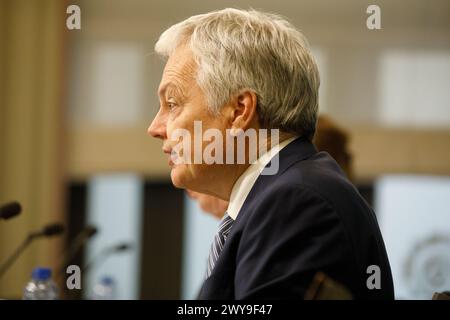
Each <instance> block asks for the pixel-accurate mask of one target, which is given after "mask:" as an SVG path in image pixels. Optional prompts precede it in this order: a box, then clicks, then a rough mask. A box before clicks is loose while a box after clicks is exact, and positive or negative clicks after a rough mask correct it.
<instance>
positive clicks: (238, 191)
mask: <svg viewBox="0 0 450 320" xmlns="http://www.w3.org/2000/svg"><path fill="white" fill-rule="evenodd" d="M297 138H298V137H297V136H295V137H291V138H289V139H286V140H284V141H282V142H281V143H279V144H277V145H276V146H274V147H273V148H272V149H270V150H269V151H268V152H266V153H264V154H263V155H262V156H260V157H259V158H258V160H257V161H255V162H254V163H252V164H251V165H250V166H249V167H248V168H247V169H246V170H245V171H244V173H243V174H242V175H241V176H240V177H239V179H237V181H236V182H235V184H234V186H233V189H232V190H231V196H230V203H229V205H228V209H227V213H228V215H229V216H230V217H231V218H232V219H233V220H236V217H237V216H238V214H239V211H240V210H241V208H242V205H243V204H244V201H245V199H246V198H247V196H248V194H249V193H250V190H251V189H252V188H253V185H254V184H255V182H256V179H258V177H259V175H260V174H261V172H262V171H263V170H264V168H265V167H266V165H267V164H268V163H269V162H270V160H272V158H273V157H274V156H275V155H276V154H278V153H279V152H280V151H281V150H282V149H283V148H284V147H286V146H287V145H288V144H289V143H291V142H292V141H294V140H295V139H297Z"/></svg>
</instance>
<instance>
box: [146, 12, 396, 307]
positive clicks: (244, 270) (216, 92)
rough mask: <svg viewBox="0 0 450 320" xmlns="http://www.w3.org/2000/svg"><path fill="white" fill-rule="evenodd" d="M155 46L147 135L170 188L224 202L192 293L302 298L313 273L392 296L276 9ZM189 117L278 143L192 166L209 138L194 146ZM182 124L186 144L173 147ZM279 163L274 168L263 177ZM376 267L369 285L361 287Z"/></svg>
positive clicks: (178, 28)
mask: <svg viewBox="0 0 450 320" xmlns="http://www.w3.org/2000/svg"><path fill="white" fill-rule="evenodd" d="M155 49H156V51H157V53H159V54H161V55H163V56H165V57H168V60H167V63H166V66H165V68H164V71H163V75H162V80H161V84H160V87H159V97H160V109H159V111H158V113H157V115H156V116H155V118H154V119H153V122H152V123H151V125H150V126H149V128H148V132H149V134H150V135H152V136H153V137H155V138H159V139H161V140H162V141H163V152H165V153H166V154H167V156H168V160H169V165H170V166H171V179H172V183H173V184H174V185H175V186H176V187H178V188H183V189H190V190H192V191H195V192H200V193H206V194H209V195H213V196H216V197H219V198H220V199H222V200H224V201H229V205H228V209H227V213H226V214H225V215H224V217H223V218H222V220H221V223H220V226H219V230H218V232H217V233H216V236H215V238H214V241H213V244H212V246H211V251H210V256H209V259H208V266H207V272H206V277H205V281H204V283H203V285H202V288H201V290H200V293H199V296H198V298H199V299H251V298H260V299H261V298H296V299H298V298H303V297H304V296H305V293H306V290H307V289H308V287H309V284H310V283H311V281H312V279H313V277H314V275H315V274H316V273H317V272H318V271H322V272H324V273H326V274H327V275H329V276H330V277H331V278H332V279H334V280H336V281H337V282H339V283H341V284H342V285H344V286H345V287H346V288H348V289H349V290H350V291H351V293H352V295H353V297H354V298H357V299H392V298H393V297H394V292H393V284H392V276H391V271H390V265H389V261H388V258H387V254H386V250H385V247H384V242H383V239H382V236H381V233H380V230H379V227H378V224H377V221H376V218H375V215H374V213H373V211H372V210H371V208H370V207H369V206H368V205H367V203H366V202H365V201H364V200H363V198H362V197H361V195H360V194H359V193H358V191H357V190H356V188H355V187H354V186H353V185H352V184H351V183H350V182H349V180H348V179H347V178H346V176H345V174H344V172H343V171H342V169H341V168H340V167H339V165H338V164H337V163H336V161H335V160H334V159H333V158H332V157H330V156H329V155H328V154H327V153H325V152H317V150H316V148H315V147H314V146H313V144H312V137H313V136H314V132H315V130H316V120H317V112H318V89H319V74H318V70H317V66H316V63H315V60H314V58H313V57H312V55H311V53H310V50H309V46H308V43H307V41H306V39H305V38H304V36H303V35H302V34H301V33H300V32H299V31H298V30H297V29H295V28H294V27H293V26H292V25H291V24H290V23H289V22H287V21H286V20H285V19H284V18H281V17H279V16H277V15H273V14H266V13H262V12H258V11H254V10H251V11H243V10H237V9H225V10H221V11H216V12H211V13H207V14H203V15H197V16H193V17H191V18H189V19H187V20H185V21H182V22H180V23H178V24H176V25H174V26H172V27H170V28H169V29H167V30H166V31H165V32H164V33H163V34H162V35H161V36H160V38H159V40H158V42H157V43H156V45H155ZM196 121H199V123H201V124H202V129H203V132H205V131H207V130H209V129H214V130H215V132H217V131H218V132H220V133H221V134H222V137H227V136H228V135H232V136H239V135H240V134H242V132H244V133H245V132H247V131H249V130H256V131H259V130H261V129H277V130H279V140H278V141H277V140H272V139H270V138H266V139H263V138H260V139H263V140H262V141H261V140H260V141H258V142H259V143H258V144H257V149H258V150H257V151H260V150H261V149H260V148H261V145H264V144H265V146H266V147H268V148H267V149H265V150H270V151H269V152H265V153H264V154H262V155H261V154H260V157H259V158H258V161H256V162H251V161H250V159H251V154H250V147H249V146H248V145H246V144H244V147H243V149H244V150H243V151H244V154H245V160H246V161H245V162H244V163H239V162H236V163H227V164H221V163H212V164H211V163H205V162H201V163H195V161H192V158H194V156H193V155H191V154H190V153H189V152H188V148H190V149H191V150H194V153H195V152H201V153H202V154H204V151H205V150H206V147H207V146H208V145H209V144H207V143H205V141H204V140H201V142H202V143H200V150H197V151H195V147H196V143H194V142H195V139H196V138H195V122H196ZM180 131H181V132H184V134H185V136H184V137H189V138H190V139H189V140H188V141H187V147H183V149H181V150H179V149H178V150H177V149H176V147H177V146H178V143H179V142H180V136H177V133H179V132H180ZM186 133H187V134H186ZM197 138H198V137H197ZM183 142H185V141H183ZM227 142H228V140H227ZM183 145H184V143H183ZM229 147H230V146H229V145H228V143H225V146H223V154H227V150H229ZM233 147H234V148H235V149H234V151H236V146H233ZM238 151H242V150H238ZM272 151H273V152H272ZM274 153H275V156H274ZM234 154H236V153H234ZM258 154H259V152H258ZM180 158H182V159H183V160H184V161H181V162H179V161H178V160H179V159H180ZM186 160H187V161H186ZM276 161H278V167H277V170H276V172H275V173H273V174H262V173H263V171H264V170H265V169H267V167H269V166H268V165H269V163H270V164H271V166H270V167H272V166H273V164H274V163H276ZM266 166H267V167H266ZM373 265H376V266H377V267H378V270H379V272H378V274H376V275H375V277H376V278H377V279H378V281H377V283H379V284H380V285H379V286H378V285H377V287H376V288H373V287H370V286H368V284H367V283H368V281H367V280H368V278H369V275H368V274H367V270H368V267H369V266H373Z"/></svg>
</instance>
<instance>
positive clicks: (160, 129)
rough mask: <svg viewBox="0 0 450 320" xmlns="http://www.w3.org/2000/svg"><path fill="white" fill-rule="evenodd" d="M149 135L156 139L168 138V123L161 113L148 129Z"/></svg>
mask: <svg viewBox="0 0 450 320" xmlns="http://www.w3.org/2000/svg"><path fill="white" fill-rule="evenodd" d="M147 133H148V134H150V135H151V136H152V137H154V138H159V139H165V138H166V134H167V133H166V122H165V120H164V117H162V116H161V114H160V112H158V114H157V115H156V116H155V118H154V119H153V121H152V123H151V124H150V126H149V127H148V129H147Z"/></svg>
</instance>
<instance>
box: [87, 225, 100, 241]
mask: <svg viewBox="0 0 450 320" xmlns="http://www.w3.org/2000/svg"><path fill="white" fill-rule="evenodd" d="M84 230H85V232H86V236H87V237H88V238H90V237H92V236H93V235H94V234H96V233H97V232H98V229H97V228H96V227H94V226H86V228H85V229H84Z"/></svg>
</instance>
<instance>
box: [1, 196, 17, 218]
mask: <svg viewBox="0 0 450 320" xmlns="http://www.w3.org/2000/svg"><path fill="white" fill-rule="evenodd" d="M21 211H22V206H21V205H20V203H18V202H16V201H14V202H10V203H7V204H5V205H3V206H1V207H0V219H5V220H6V219H9V218H12V217H15V216H17V215H18V214H19V213H20V212H21Z"/></svg>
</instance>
